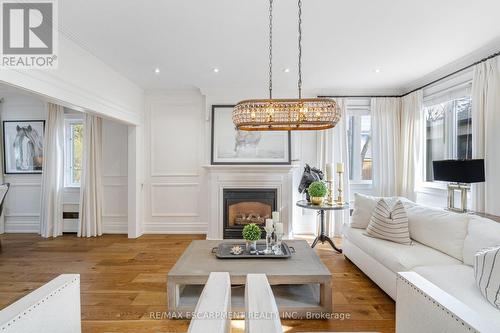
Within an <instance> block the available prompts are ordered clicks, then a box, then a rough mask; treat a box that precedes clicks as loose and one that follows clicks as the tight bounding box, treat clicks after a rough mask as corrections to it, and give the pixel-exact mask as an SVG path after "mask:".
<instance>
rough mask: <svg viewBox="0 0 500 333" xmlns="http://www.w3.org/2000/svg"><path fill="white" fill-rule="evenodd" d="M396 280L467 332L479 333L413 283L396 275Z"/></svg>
mask: <svg viewBox="0 0 500 333" xmlns="http://www.w3.org/2000/svg"><path fill="white" fill-rule="evenodd" d="M397 278H398V280H401V281H403V282H404V283H406V284H407V285H409V286H410V287H411V288H412V289H413V290H415V291H417V292H418V293H419V294H420V295H422V296H424V298H425V299H427V300H429V301H432V304H434V305H436V307H438V308H439V309H441V310H442V311H444V312H446V314H447V315H449V316H450V317H451V318H453V319H455V320H456V321H457V322H459V323H461V324H462V326H464V327H466V328H467V329H468V330H469V331H471V332H474V333H481V332H479V331H477V330H475V329H474V328H473V327H471V326H470V325H469V324H467V323H466V322H464V321H463V320H462V319H460V318H459V317H457V315H456V314H454V313H452V312H450V310H448V309H447V308H445V307H444V306H442V305H441V304H440V303H439V302H438V301H436V300H435V299H434V298H432V297H430V296H429V295H427V294H426V293H425V292H423V291H422V290H421V289H420V288H418V287H416V286H415V285H414V284H413V283H411V282H410V281H408V280H407V279H405V278H404V277H402V276H400V275H398V277H397Z"/></svg>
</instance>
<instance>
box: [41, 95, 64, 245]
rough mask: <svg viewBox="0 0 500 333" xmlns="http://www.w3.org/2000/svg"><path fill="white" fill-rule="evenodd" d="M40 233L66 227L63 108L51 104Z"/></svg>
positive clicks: (49, 233)
mask: <svg viewBox="0 0 500 333" xmlns="http://www.w3.org/2000/svg"><path fill="white" fill-rule="evenodd" d="M42 168H43V174H42V193H41V196H42V198H41V209H40V212H41V215H40V234H41V235H42V237H46V238H47V237H57V236H60V235H62V231H63V230H62V229H63V217H62V211H63V190H64V108H63V107H62V106H60V105H56V104H52V103H49V104H48V117H47V123H46V125H45V142H44V145H43V165H42Z"/></svg>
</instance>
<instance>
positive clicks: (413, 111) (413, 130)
mask: <svg viewBox="0 0 500 333" xmlns="http://www.w3.org/2000/svg"><path fill="white" fill-rule="evenodd" d="M422 107H423V92H422V90H418V91H416V92H414V93H411V94H409V95H407V96H404V97H403V98H402V101H401V139H400V149H401V151H400V156H399V158H398V160H399V161H400V162H399V163H400V166H399V170H400V174H399V176H398V175H396V176H397V177H398V179H399V191H398V195H401V196H403V197H407V198H408V199H410V200H412V201H415V200H416V194H415V185H416V183H417V178H419V176H418V175H419V170H420V167H421V166H422V165H421V161H422V153H423V151H422V147H421V146H422V142H423V136H424V123H423V122H424V119H423V111H422Z"/></svg>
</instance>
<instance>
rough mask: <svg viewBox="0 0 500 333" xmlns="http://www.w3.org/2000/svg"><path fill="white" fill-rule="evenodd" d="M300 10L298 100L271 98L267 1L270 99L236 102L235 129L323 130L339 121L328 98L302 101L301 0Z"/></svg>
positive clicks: (271, 19) (270, 5)
mask: <svg viewBox="0 0 500 333" xmlns="http://www.w3.org/2000/svg"><path fill="white" fill-rule="evenodd" d="M298 7H299V22H298V23H299V49H298V51H299V64H298V65H299V75H298V83H297V87H298V90H299V96H298V97H299V98H293V99H273V0H269V99H252V100H245V101H241V102H239V103H238V104H237V105H236V106H235V107H234V109H233V123H234V124H235V125H236V129H238V130H244V131H295V130H323V129H328V128H332V127H335V125H336V124H337V123H338V121H339V120H340V110H339V109H338V107H337V103H336V102H335V101H334V100H333V99H329V98H302V0H298Z"/></svg>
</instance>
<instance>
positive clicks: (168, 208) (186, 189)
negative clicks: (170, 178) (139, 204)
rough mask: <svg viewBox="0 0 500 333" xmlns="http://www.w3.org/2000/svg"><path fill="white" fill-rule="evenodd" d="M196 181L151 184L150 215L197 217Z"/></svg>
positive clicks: (197, 193)
mask: <svg viewBox="0 0 500 333" xmlns="http://www.w3.org/2000/svg"><path fill="white" fill-rule="evenodd" d="M198 195H199V184H198V183H170V184H165V183H155V184H151V216H152V217H173V218H192V217H198V216H199V213H198Z"/></svg>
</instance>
